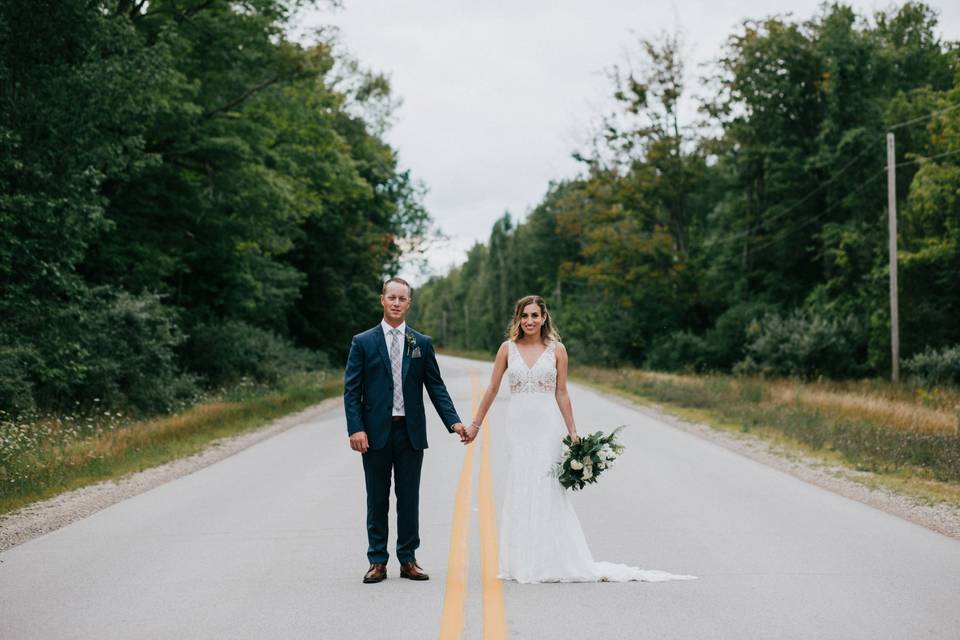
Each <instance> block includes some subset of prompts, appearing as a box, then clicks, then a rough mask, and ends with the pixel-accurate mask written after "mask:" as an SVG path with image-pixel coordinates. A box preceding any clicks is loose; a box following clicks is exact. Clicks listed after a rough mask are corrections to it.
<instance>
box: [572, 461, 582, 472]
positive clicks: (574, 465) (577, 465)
mask: <svg viewBox="0 0 960 640" xmlns="http://www.w3.org/2000/svg"><path fill="white" fill-rule="evenodd" d="M570 468H571V469H573V470H574V471H580V469H583V465H582V464H580V461H579V460H571V461H570Z"/></svg>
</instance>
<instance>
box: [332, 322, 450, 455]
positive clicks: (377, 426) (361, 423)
mask: <svg viewBox="0 0 960 640" xmlns="http://www.w3.org/2000/svg"><path fill="white" fill-rule="evenodd" d="M411 335H412V336H413V338H412V340H411V339H410V338H409V336H411ZM401 339H402V340H403V366H402V369H401V374H400V378H401V383H402V385H403V406H404V413H405V414H406V418H407V420H406V425H407V432H408V433H409V434H410V442H411V444H412V445H413V448H414V449H426V448H427V428H426V424H427V420H426V416H425V415H424V412H423V389H424V388H426V390H427V393H428V394H429V395H430V401H431V402H432V403H433V406H434V408H435V409H436V410H437V413H438V414H439V415H440V419H441V420H443V424H444V425H446V427H447V431H449V432H450V433H453V429H452V427H453V425H455V424H457V423H458V422H461V420H460V416H458V415H457V411H456V409H454V407H453V401H452V400H451V399H450V394H449V393H447V387H446V385H444V384H443V379H442V378H441V377H440V366H439V365H438V364H437V357H436V354H434V352H433V340H432V339H431V338H430V336H425V335H423V334H422V333H418V332H417V331H414V330H413V329H411V328H410V327H409V325H408V326H407V330H406V335H404V336H401ZM411 342H413V344H411ZM343 405H344V410H345V411H346V413H347V433H349V434H351V435H352V434H354V433H357V432H358V431H366V432H367V439H368V441H369V443H370V448H371V449H382V448H383V447H384V446H386V444H387V438H388V437H389V435H390V418H391V416H392V414H393V373H392V372H391V370H390V354H389V353H388V352H387V344H386V341H385V340H384V336H383V329H382V328H381V326H380V325H379V324H377V326H375V327H373V328H372V329H368V330H367V331H364V332H363V333H360V334H357V335H355V336H354V337H353V342H352V343H351V344H350V355H349V356H347V368H346V370H345V371H344V376H343Z"/></svg>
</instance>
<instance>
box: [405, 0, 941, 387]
mask: <svg viewBox="0 0 960 640" xmlns="http://www.w3.org/2000/svg"><path fill="white" fill-rule="evenodd" d="M682 50H683V47H682V42H681V41H680V38H679V37H678V36H676V35H670V34H666V35H663V36H661V37H657V38H652V39H643V40H640V41H639V42H638V44H637V46H636V51H635V62H634V63H633V64H631V65H627V66H623V65H621V66H614V67H612V68H611V69H610V73H609V76H610V94H611V102H610V104H611V105H612V106H611V107H610V108H609V111H608V112H607V113H605V114H603V115H602V117H600V118H599V122H598V123H596V124H595V125H594V126H593V130H594V131H595V135H593V136H592V142H591V144H589V145H587V146H588V148H586V149H581V150H578V151H577V152H576V153H575V157H576V158H577V160H579V161H580V162H581V163H582V164H581V166H582V167H583V170H582V172H581V174H580V175H579V176H578V177H576V178H575V179H566V180H557V181H555V182H554V183H552V184H551V185H550V187H549V189H548V190H547V192H546V194H545V195H544V196H543V199H542V201H541V202H539V203H538V204H537V205H536V206H535V207H534V208H532V210H530V211H528V212H527V213H526V215H525V216H524V217H523V219H522V221H518V220H517V219H516V218H515V217H513V216H511V215H509V213H508V214H505V215H504V216H503V217H502V218H501V219H500V220H498V221H497V222H496V223H495V224H494V226H493V229H492V231H491V233H490V237H489V241H488V242H487V243H485V244H477V245H475V246H474V247H473V248H472V249H471V250H470V252H469V256H468V259H467V260H466V262H465V263H464V264H463V265H462V266H460V267H458V268H456V269H454V270H453V271H452V272H451V273H449V274H448V275H445V276H443V277H434V278H432V279H431V280H430V281H429V282H427V283H426V284H425V285H424V286H422V287H421V288H419V289H418V291H417V292H416V293H415V296H414V298H415V304H414V312H415V314H416V316H415V317H416V320H417V322H418V326H419V327H420V328H421V329H423V330H425V331H428V332H430V333H432V334H433V335H434V336H436V338H437V340H438V342H439V343H440V344H443V345H446V346H448V347H451V348H457V349H468V350H485V351H488V352H491V353H492V352H493V351H494V350H495V349H496V347H497V345H498V344H499V343H500V341H501V340H503V338H504V328H505V325H506V322H507V320H508V319H509V315H510V313H511V310H512V303H513V301H514V300H516V299H517V298H519V297H521V296H522V295H525V294H529V293H540V294H541V295H543V296H545V297H546V298H547V301H548V304H549V305H550V306H551V308H552V312H553V314H554V316H555V318H556V320H557V323H558V326H559V329H560V332H561V334H562V337H563V339H564V341H565V343H566V344H567V346H568V348H569V349H570V351H571V355H572V357H573V358H574V359H576V360H578V361H580V362H583V363H592V364H599V365H605V366H618V365H624V364H632V365H638V366H645V367H650V368H654V369H660V370H668V371H669V370H693V371H733V372H738V373H740V372H743V373H750V374H771V375H789V376H800V377H817V376H827V377H837V378H844V377H864V376H886V375H889V371H890V367H891V346H890V344H891V338H890V306H889V305H890V302H889V291H888V287H889V284H888V278H889V266H888V225H887V180H886V168H885V167H886V146H885V135H886V132H888V131H891V132H893V133H894V134H895V138H896V164H897V168H896V173H897V201H898V208H899V215H898V225H899V240H898V245H899V261H898V265H899V266H898V271H899V307H900V310H901V312H900V342H901V358H902V362H903V367H904V369H905V370H906V371H907V373H908V374H911V375H913V376H915V377H919V378H920V379H921V380H923V381H925V382H928V383H934V384H936V383H941V382H948V381H950V380H952V381H953V382H955V383H960V321H958V318H960V48H958V43H955V42H944V41H942V40H941V39H940V38H939V37H938V35H937V19H936V12H935V11H934V10H932V9H931V8H930V7H928V6H926V5H924V4H920V3H908V4H904V5H902V6H900V7H898V8H895V9H893V10H890V11H886V12H880V13H876V14H875V15H872V16H863V15H858V14H857V13H856V12H855V11H854V10H852V9H851V8H850V7H848V6H844V5H842V4H833V5H823V6H822V7H821V9H820V11H819V13H818V15H816V16H814V17H812V18H811V19H809V20H806V21H799V20H794V19H792V18H784V17H770V18H765V19H761V20H746V21H744V22H743V23H742V24H741V25H740V27H738V28H737V29H736V30H735V32H734V33H732V34H731V35H730V36H729V38H728V40H727V44H726V47H725V49H724V51H723V52H722V55H721V56H720V57H719V58H718V59H717V60H715V61H713V63H712V65H710V66H709V68H710V69H711V70H710V71H709V72H706V73H705V74H704V77H700V78H698V79H697V82H696V87H695V88H696V91H692V90H691V86H692V84H693V83H692V82H691V80H690V79H689V78H688V72H687V71H686V69H685V60H684V59H683V55H682ZM690 103H693V104H696V105H697V110H696V114H697V115H696V116H695V117H694V118H688V119H685V118H684V116H683V114H684V113H687V112H689V111H691V109H685V108H683V107H684V105H686V104H690ZM686 120H689V121H686ZM585 126H586V125H585Z"/></svg>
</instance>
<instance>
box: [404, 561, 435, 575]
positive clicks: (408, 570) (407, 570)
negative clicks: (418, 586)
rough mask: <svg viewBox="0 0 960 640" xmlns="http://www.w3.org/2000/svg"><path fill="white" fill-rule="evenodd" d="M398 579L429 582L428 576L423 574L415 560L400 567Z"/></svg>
mask: <svg viewBox="0 0 960 640" xmlns="http://www.w3.org/2000/svg"><path fill="white" fill-rule="evenodd" d="M400 577H401V578H407V579H408V580H429V579H430V576H428V575H427V574H425V573H424V572H423V569H421V568H420V565H418V564H417V561H416V560H411V561H410V562H405V563H403V564H401V565H400Z"/></svg>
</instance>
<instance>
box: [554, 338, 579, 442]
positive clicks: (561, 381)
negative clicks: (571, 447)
mask: <svg viewBox="0 0 960 640" xmlns="http://www.w3.org/2000/svg"><path fill="white" fill-rule="evenodd" d="M556 396H557V406H559V407H560V413H561V414H563V421H564V422H565V423H566V425H567V433H569V434H570V437H571V438H573V439H574V440H576V439H577V425H576V423H575V422H574V421H573V404H571V403H570V394H569V393H567V349H566V347H564V346H563V345H562V344H560V343H557V393H556Z"/></svg>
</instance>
